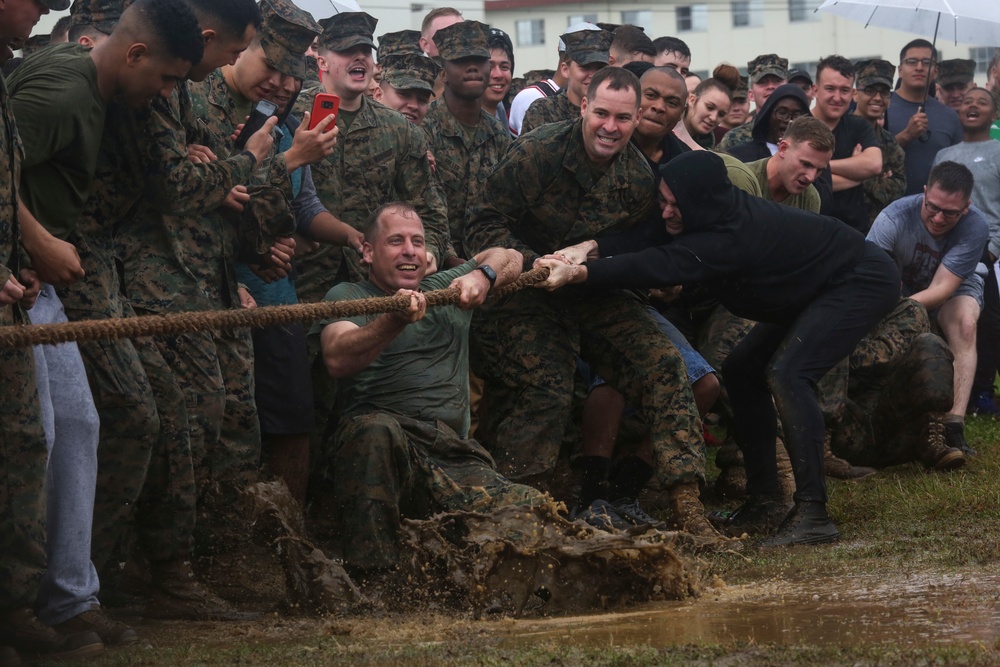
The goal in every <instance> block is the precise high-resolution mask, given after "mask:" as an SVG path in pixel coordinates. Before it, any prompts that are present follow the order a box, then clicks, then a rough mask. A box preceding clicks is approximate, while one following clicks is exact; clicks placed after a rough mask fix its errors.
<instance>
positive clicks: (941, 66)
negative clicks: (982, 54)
mask: <svg viewBox="0 0 1000 667" xmlns="http://www.w3.org/2000/svg"><path fill="white" fill-rule="evenodd" d="M974 78H976V61H975V60H963V59H962V58H954V59H952V60H942V61H941V62H939V63H938V71H937V84H938V85H939V86H947V85H949V84H952V83H964V84H970V83H972V80H973V79H974Z"/></svg>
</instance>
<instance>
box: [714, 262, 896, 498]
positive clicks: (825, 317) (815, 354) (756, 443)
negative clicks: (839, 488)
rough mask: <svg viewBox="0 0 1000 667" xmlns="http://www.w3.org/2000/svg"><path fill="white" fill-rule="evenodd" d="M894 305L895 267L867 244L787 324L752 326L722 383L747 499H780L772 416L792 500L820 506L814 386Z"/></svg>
mask: <svg viewBox="0 0 1000 667" xmlns="http://www.w3.org/2000/svg"><path fill="white" fill-rule="evenodd" d="M898 300H899V272H898V271H897V269H896V265H895V263H894V262H893V261H892V260H891V259H890V258H889V256H888V255H887V254H886V253H885V252H883V251H882V250H880V249H879V248H877V247H876V246H874V245H873V244H871V243H868V244H866V252H865V255H864V256H863V257H862V259H861V260H860V261H859V262H858V264H856V265H855V266H854V268H853V269H851V270H849V271H847V272H845V273H842V274H841V275H839V276H835V277H834V278H833V279H831V280H830V282H828V283H827V285H826V286H825V287H824V288H823V290H822V291H820V292H819V293H818V294H817V295H816V297H815V298H814V299H813V300H812V302H810V303H809V304H807V305H806V306H805V307H804V308H803V309H802V310H801V312H800V313H799V314H798V316H797V317H796V318H795V319H794V320H792V321H790V322H788V323H783V324H771V323H760V324H758V325H757V326H755V327H754V328H753V330H752V331H750V333H749V334H747V336H746V337H745V338H744V339H743V340H742V341H741V342H740V343H739V344H738V345H737V346H736V347H735V348H734V349H733V351H732V352H731V353H730V355H729V357H728V358H727V359H726V361H725V363H724V364H723V377H725V379H726V385H727V387H728V389H729V399H730V401H731V403H732V407H733V417H734V421H735V424H736V436H737V443H738V444H739V445H740V448H741V449H742V451H743V459H744V462H745V465H746V471H747V494H748V495H777V494H778V493H779V492H780V489H781V487H780V486H779V482H778V471H777V465H776V457H775V438H776V437H777V434H778V421H777V418H778V415H780V416H781V424H782V427H783V431H784V436H785V446H786V448H787V450H788V455H789V457H790V458H791V461H792V470H793V472H794V474H795V487H796V489H795V495H794V497H795V500H796V501H814V502H824V503H825V502H826V500H827V495H826V479H825V478H824V476H823V438H824V435H825V427H824V421H823V412H822V410H821V409H820V404H819V399H818V397H817V391H816V385H817V383H818V382H819V381H820V379H821V378H822V377H823V376H824V375H825V374H826V372H827V371H828V370H830V369H831V368H833V367H834V366H835V365H836V364H837V363H838V362H839V361H840V360H841V359H843V358H845V357H847V355H849V354H850V353H851V352H852V351H853V350H854V348H855V347H856V346H857V344H858V342H859V341H860V340H861V339H862V338H863V337H864V336H865V334H867V333H868V331H870V330H871V329H872V328H873V327H874V326H875V325H876V324H877V323H878V322H879V320H881V319H882V318H883V317H884V316H885V315H886V314H887V313H889V311H891V310H892V309H893V307H895V305H896V303H897V302H898ZM776 409H777V411H776Z"/></svg>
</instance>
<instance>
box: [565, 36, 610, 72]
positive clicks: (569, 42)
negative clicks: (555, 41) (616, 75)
mask: <svg viewBox="0 0 1000 667" xmlns="http://www.w3.org/2000/svg"><path fill="white" fill-rule="evenodd" d="M613 38H614V36H613V35H612V34H611V33H610V32H608V31H607V30H580V31H578V32H568V33H566V34H564V35H560V36H559V39H561V40H562V41H563V43H565V44H566V54H567V55H568V56H569V57H570V58H571V59H572V60H573V62H575V63H576V64H577V65H589V64H590V63H604V64H605V65H607V64H608V61H609V60H610V57H609V55H608V51H609V50H610V49H611V40H612V39H613Z"/></svg>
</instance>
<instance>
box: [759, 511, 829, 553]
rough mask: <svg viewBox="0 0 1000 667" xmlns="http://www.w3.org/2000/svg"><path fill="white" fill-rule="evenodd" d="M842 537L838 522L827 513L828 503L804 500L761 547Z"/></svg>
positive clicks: (822, 541)
mask: <svg viewBox="0 0 1000 667" xmlns="http://www.w3.org/2000/svg"><path fill="white" fill-rule="evenodd" d="M839 539H840V532H839V531H838V530H837V524H835V523H834V522H833V519H831V518H830V515H829V514H827V513H826V503H820V502H809V501H802V502H797V503H795V507H793V508H792V511H791V512H789V513H788V516H787V517H785V520H784V521H782V522H781V525H780V526H778V532H777V533H775V534H774V536H773V537H769V538H767V539H766V540H764V541H762V542H761V543H760V546H761V547H789V546H793V545H796V544H826V543H828V542H836V541H837V540H839Z"/></svg>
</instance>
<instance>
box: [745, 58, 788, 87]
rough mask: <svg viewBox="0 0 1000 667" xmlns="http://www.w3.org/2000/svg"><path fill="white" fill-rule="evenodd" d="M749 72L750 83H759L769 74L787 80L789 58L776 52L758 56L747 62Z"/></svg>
mask: <svg viewBox="0 0 1000 667" xmlns="http://www.w3.org/2000/svg"><path fill="white" fill-rule="evenodd" d="M747 74H748V75H749V76H750V83H757V82H758V81H760V80H761V79H763V78H764V77H765V76H767V75H769V74H773V75H774V76H776V77H778V78H779V79H781V80H782V81H786V80H787V79H788V58H779V57H778V56H777V54H774V53H768V54H765V55H762V56H757V57H756V58H754V59H753V60H751V61H750V62H748V63H747Z"/></svg>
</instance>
